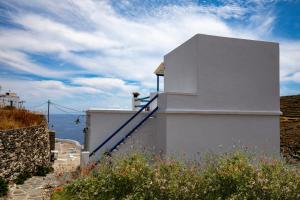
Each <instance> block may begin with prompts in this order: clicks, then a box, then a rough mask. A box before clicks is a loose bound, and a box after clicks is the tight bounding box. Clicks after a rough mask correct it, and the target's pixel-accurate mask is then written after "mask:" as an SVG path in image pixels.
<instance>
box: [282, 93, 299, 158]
mask: <svg viewBox="0 0 300 200" xmlns="http://www.w3.org/2000/svg"><path fill="white" fill-rule="evenodd" d="M280 109H281V112H282V113H283V115H282V116H281V118H280V147H281V152H282V154H283V155H284V156H285V157H287V158H289V159H290V160H291V161H300V95H295V96H284V97H281V98H280Z"/></svg>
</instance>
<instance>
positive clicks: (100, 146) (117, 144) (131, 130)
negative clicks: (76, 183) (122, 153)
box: [89, 94, 158, 157]
mask: <svg viewBox="0 0 300 200" xmlns="http://www.w3.org/2000/svg"><path fill="white" fill-rule="evenodd" d="M157 98H158V94H156V95H155V96H154V97H153V98H152V99H150V100H149V101H147V103H146V104H145V105H143V106H142V107H141V108H140V109H139V110H138V111H137V112H136V113H135V114H134V115H133V116H131V117H130V118H129V119H128V120H127V121H126V122H124V123H123V124H122V125H121V126H120V127H119V128H118V129H117V130H116V131H115V132H113V133H112V134H111V135H110V136H109V137H108V138H107V139H106V140H104V141H103V142H102V143H101V144H100V145H99V146H98V147H97V148H95V149H94V150H93V151H92V152H91V153H90V154H89V157H92V156H93V155H95V153H96V152H98V151H99V150H100V149H101V148H102V147H103V146H105V144H107V143H108V142H109V141H111V140H112V139H113V138H114V137H115V136H116V135H117V134H118V133H119V132H120V131H121V130H123V129H124V128H125V127H126V126H128V125H129V124H132V123H133V122H132V121H133V120H134V119H135V118H136V117H137V116H138V115H139V114H140V113H141V112H142V111H143V110H146V109H147V108H149V105H150V104H151V103H152V102H153V101H154V100H155V99H157ZM157 110H158V107H156V108H155V109H153V110H151V111H149V112H148V114H147V115H146V116H145V117H144V118H142V120H140V121H139V122H138V123H137V124H136V125H134V126H133V128H132V129H130V131H128V132H127V134H125V136H124V137H122V138H121V139H120V140H119V141H118V142H117V143H116V144H114V145H112V147H110V148H109V149H108V151H107V153H109V154H110V153H112V152H114V151H117V150H118V149H119V147H120V146H121V145H122V144H124V143H125V141H126V139H127V138H129V137H130V136H131V135H132V134H133V133H134V132H135V131H136V130H137V129H138V128H139V127H141V126H142V125H143V124H144V123H145V122H146V121H147V120H149V118H151V117H152V116H153V114H154V113H155V112H156V111H157Z"/></svg>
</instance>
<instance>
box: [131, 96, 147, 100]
mask: <svg viewBox="0 0 300 200" xmlns="http://www.w3.org/2000/svg"><path fill="white" fill-rule="evenodd" d="M149 98H150V96H147V97H141V98H137V99H134V100H135V101H141V100H145V99H149Z"/></svg>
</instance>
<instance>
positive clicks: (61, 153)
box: [0, 141, 80, 200]
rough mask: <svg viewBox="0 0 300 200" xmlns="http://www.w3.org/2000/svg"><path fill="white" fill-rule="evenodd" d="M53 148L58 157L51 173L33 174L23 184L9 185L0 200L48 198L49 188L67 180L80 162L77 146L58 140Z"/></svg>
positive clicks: (42, 199) (40, 199) (37, 199)
mask: <svg viewBox="0 0 300 200" xmlns="http://www.w3.org/2000/svg"><path fill="white" fill-rule="evenodd" d="M55 149H56V150H57V151H58V157H57V160H55V162H54V164H53V168H54V172H53V173H51V174H48V175H47V176H46V177H38V176H34V177H32V178H30V179H28V180H26V181H25V183H24V184H23V185H15V184H13V185H10V191H9V195H8V196H7V197H5V198H0V200H49V199H50V194H49V191H50V190H51V188H53V187H56V186H57V185H60V184H63V183H65V182H67V181H68V179H69V178H70V176H72V172H74V171H75V170H76V169H77V167H78V166H79V164H80V147H79V146H77V145H75V144H74V143H70V142H66V141H58V142H56V143H55Z"/></svg>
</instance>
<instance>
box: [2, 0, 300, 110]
mask: <svg viewBox="0 0 300 200" xmlns="http://www.w3.org/2000/svg"><path fill="white" fill-rule="evenodd" d="M196 33H204V34H211V35H219V36H227V37H237V38H246V39H255V40H268V41H274V42H279V43H280V79H281V91H280V92H281V95H290V94H299V93H300V1H298V0H295V1H292V0H286V1H279V0H278V1H277V0H269V1H266V0H250V1H242V0H225V1H224V0H223V1H217V0H206V1H204V0H203V1H201V0H197V1H196V0H194V1H192V0H191V1H187V0H185V1H183V0H177V1H176V0H166V1H158V0H149V1H143V0H111V1H108V0H101V1H93V0H84V1H71V0H65V1H60V0H51V1H50V0H49V1H38V0H28V1H18V0H10V1H1V2H0V85H1V86H2V92H3V91H5V90H8V89H10V90H12V91H16V92H17V93H18V94H19V95H20V96H21V98H23V99H24V100H25V101H26V106H27V107H31V106H34V105H38V104H40V103H42V102H45V101H46V100H47V99H51V100H52V101H54V102H56V103H59V104H62V105H66V106H70V107H74V108H77V109H80V110H85V109H87V108H89V107H100V108H129V107H130V102H131V92H133V91H139V92H141V93H142V94H145V95H146V94H148V93H149V92H150V91H155V83H156V82H155V77H154V75H153V71H154V69H155V68H156V67H157V65H158V64H159V63H160V62H161V61H162V60H163V56H164V55H165V54H166V53H168V52H169V51H170V50H172V49H173V48H175V47H176V46H178V45H179V44H181V43H182V42H184V41H185V40H187V39H189V38H190V37H191V36H193V35H195V34H196ZM37 109H40V110H43V109H45V108H44V107H41V108H37Z"/></svg>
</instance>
